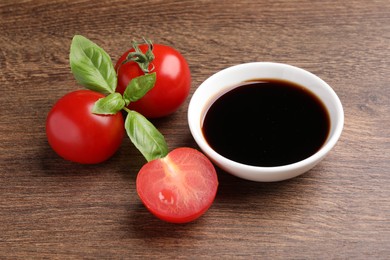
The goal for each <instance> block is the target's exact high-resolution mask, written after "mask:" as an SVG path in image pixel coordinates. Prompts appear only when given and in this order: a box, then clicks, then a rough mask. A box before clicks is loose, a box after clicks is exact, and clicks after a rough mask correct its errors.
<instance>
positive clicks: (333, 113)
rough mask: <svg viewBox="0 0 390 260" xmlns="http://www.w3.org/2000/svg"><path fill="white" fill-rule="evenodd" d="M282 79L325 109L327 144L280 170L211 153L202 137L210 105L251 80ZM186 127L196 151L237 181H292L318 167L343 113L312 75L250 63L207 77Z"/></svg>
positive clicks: (339, 127)
mask: <svg viewBox="0 0 390 260" xmlns="http://www.w3.org/2000/svg"><path fill="white" fill-rule="evenodd" d="M262 78H263V79H282V80H287V81H290V82H294V83H297V84H299V85H302V86H304V87H306V88H308V89H309V90H310V91H311V92H313V93H314V94H316V95H317V97H319V98H320V99H321V100H322V102H323V103H324V105H325V106H326V108H327V110H328V113H329V116H330V132H329V135H328V138H327V140H326V141H325V143H324V144H323V146H322V147H321V148H320V150H319V151H317V152H316V153H315V154H313V155H312V156H310V157H308V158H306V159H304V160H302V161H299V162H296V163H293V164H289V165H284V166H276V167H258V166H251V165H245V164H242V163H238V162H235V161H232V160H230V159H228V158H226V157H223V156H221V155H220V154H218V153H217V152H216V151H214V150H213V149H212V148H211V147H210V146H209V145H208V143H207V141H206V139H205V137H204V136H203V133H202V124H203V120H204V117H205V114H206V112H207V111H208V109H209V107H210V106H211V105H212V104H213V102H214V101H215V100H216V99H218V98H219V97H220V96H222V95H223V94H224V93H226V92H228V91H230V90H232V89H233V88H235V87H237V85H239V84H240V83H242V82H244V81H247V80H253V79H262ZM188 124H189V127H190V131H191V134H192V136H193V137H194V139H195V141H196V143H197V144H198V145H199V147H200V149H201V150H202V151H203V152H204V153H205V154H206V155H207V156H208V157H209V158H210V159H211V160H212V161H213V162H214V163H215V164H216V165H217V166H218V167H219V168H221V169H223V170H224V171H226V172H228V173H231V174H233V175H235V176H237V177H240V178H243V179H246V180H252V181H262V182H271V181H281V180H286V179H290V178H293V177H296V176H298V175H300V174H302V173H304V172H306V171H308V170H310V169H311V168H313V167H314V166H315V165H316V164H317V163H319V162H320V161H321V160H322V159H323V158H324V157H325V156H326V155H327V154H328V153H329V151H330V150H331V149H332V148H333V147H334V145H335V144H336V142H337V141H338V139H339V137H340V135H341V132H342V129H343V125H344V111H343V107H342V105H341V102H340V99H339V98H338V96H337V95H336V93H335V92H334V91H333V89H332V88H331V87H330V86H329V85H328V84H327V83H326V82H324V81H323V80H322V79H320V78H319V77H317V76H315V75H314V74H312V73H310V72H308V71H306V70H303V69H300V68H297V67H294V66H291V65H287V64H281V63H272V62H253V63H245V64H240V65H236V66H233V67H229V68H227V69H224V70H222V71H219V72H217V73H216V74H214V75H212V76H211V77H209V78H208V79H207V80H206V81H204V82H203V83H202V84H201V85H200V86H199V87H198V89H197V90H196V91H195V93H194V94H193V96H192V98H191V101H190V104H189V107H188Z"/></svg>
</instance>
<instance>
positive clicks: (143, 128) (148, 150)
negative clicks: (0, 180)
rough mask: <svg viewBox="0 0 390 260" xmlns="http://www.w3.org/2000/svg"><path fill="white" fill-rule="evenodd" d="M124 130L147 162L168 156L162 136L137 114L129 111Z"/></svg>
mask: <svg viewBox="0 0 390 260" xmlns="http://www.w3.org/2000/svg"><path fill="white" fill-rule="evenodd" d="M125 129H126V132H127V135H128V136H129V138H130V140H131V141H132V142H133V144H134V145H135V147H136V148H137V149H138V150H139V151H140V152H141V153H142V155H143V156H144V157H145V159H146V160H147V161H148V162H149V161H152V160H154V159H158V158H163V157H165V156H166V155H167V154H168V145H167V143H166V142H165V139H164V136H163V135H162V134H161V133H160V132H159V131H158V130H157V128H156V127H155V126H154V125H153V124H152V123H151V122H150V121H148V120H147V119H146V118H145V117H144V116H143V115H141V114H139V113H138V112H135V111H132V110H131V111H129V113H128V114H127V117H126V121H125Z"/></svg>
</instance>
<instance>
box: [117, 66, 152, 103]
mask: <svg viewBox="0 0 390 260" xmlns="http://www.w3.org/2000/svg"><path fill="white" fill-rule="evenodd" d="M155 83H156V73H155V72H153V73H150V74H145V75H142V76H139V77H136V78H133V79H132V80H131V81H130V83H129V84H128V85H127V87H126V90H125V92H124V93H123V99H124V100H125V102H126V105H128V104H129V103H130V102H134V101H137V100H138V99H140V98H142V97H143V96H145V94H146V93H147V92H148V91H149V90H151V89H152V88H153V87H154V84H155Z"/></svg>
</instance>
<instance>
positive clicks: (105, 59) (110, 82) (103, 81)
mask: <svg viewBox="0 0 390 260" xmlns="http://www.w3.org/2000/svg"><path fill="white" fill-rule="evenodd" d="M69 61H70V68H71V70H72V73H73V75H74V77H75V78H76V80H77V82H78V83H80V84H81V85H83V86H84V87H86V88H88V89H90V90H94V91H97V92H101V93H104V94H109V93H113V92H115V88H116V84H117V76H116V72H115V69H114V66H113V64H112V62H111V58H110V56H109V55H108V54H107V53H106V52H105V51H104V50H103V49H102V48H100V47H99V46H97V45H96V44H95V43H93V42H92V41H90V40H88V39H87V38H85V37H84V36H81V35H75V36H74V37H73V40H72V44H71V46H70V55H69Z"/></svg>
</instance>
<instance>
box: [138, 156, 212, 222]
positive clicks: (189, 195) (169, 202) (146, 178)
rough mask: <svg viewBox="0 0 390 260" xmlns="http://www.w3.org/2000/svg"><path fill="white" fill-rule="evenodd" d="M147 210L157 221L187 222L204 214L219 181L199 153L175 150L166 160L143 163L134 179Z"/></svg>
mask: <svg viewBox="0 0 390 260" xmlns="http://www.w3.org/2000/svg"><path fill="white" fill-rule="evenodd" d="M136 186H137V192H138V195H139V197H140V199H141V201H142V202H143V203H144V205H145V206H146V208H147V209H148V210H149V211H150V212H151V213H152V214H154V215H155V216H157V217H158V218H160V219H162V220H164V221H167V222H172V223H186V222H190V221H193V220H195V219H197V218H198V217H200V216H201V215H203V214H204V213H205V212H206V211H207V209H208V208H209V207H210V206H211V204H212V202H213V201H214V198H215V195H216V193H217V188H218V178H217V174H216V171H215V168H214V166H213V165H212V163H211V162H210V161H209V159H208V158H207V157H206V156H205V155H203V154H202V153H201V152H199V151H197V150H195V149H192V148H177V149H175V150H173V151H171V152H170V153H169V154H168V155H167V156H166V157H164V158H162V159H156V160H153V161H150V162H148V163H147V164H145V165H144V166H143V167H142V168H141V170H140V172H139V173H138V176H137V180H136Z"/></svg>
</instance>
